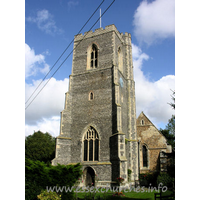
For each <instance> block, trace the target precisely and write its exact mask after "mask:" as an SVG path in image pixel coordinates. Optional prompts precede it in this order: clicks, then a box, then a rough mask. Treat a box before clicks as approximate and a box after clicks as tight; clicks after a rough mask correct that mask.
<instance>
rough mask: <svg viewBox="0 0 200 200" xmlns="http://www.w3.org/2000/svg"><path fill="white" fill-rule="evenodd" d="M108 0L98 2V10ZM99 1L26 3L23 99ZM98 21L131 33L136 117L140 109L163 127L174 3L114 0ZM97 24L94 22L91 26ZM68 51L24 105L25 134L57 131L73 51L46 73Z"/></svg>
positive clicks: (170, 84) (171, 73)
mask: <svg viewBox="0 0 200 200" xmlns="http://www.w3.org/2000/svg"><path fill="white" fill-rule="evenodd" d="M112 1H113V0H105V1H104V2H103V4H102V5H101V13H103V12H104V11H105V10H106V9H107V7H108V6H109V5H110V4H111V3H112ZM101 2H102V0H56V1H55V0H34V1H31V0H26V1H25V102H26V101H27V100H28V99H29V97H30V96H31V94H32V93H33V92H34V90H35V89H36V88H37V86H38V85H39V84H40V83H41V81H42V80H43V78H44V77H45V75H46V74H47V73H48V71H49V70H50V69H51V67H52V66H54V64H55V62H56V61H57V59H58V58H59V57H60V55H61V54H62V53H63V51H64V50H65V49H66V47H67V46H68V45H69V43H70V42H71V41H72V40H73V38H74V35H76V34H77V33H78V32H79V30H80V29H81V28H82V26H83V25H84V24H85V22H86V21H87V20H88V18H89V17H90V16H91V15H92V13H93V12H94V11H95V10H96V8H97V7H98V6H99V4H100V3H101ZM98 18H99V10H98V11H97V12H96V14H95V15H94V16H93V17H92V18H91V20H90V21H89V22H88V24H87V25H86V26H85V27H84V29H83V30H82V31H81V33H84V32H86V31H89V30H90V28H91V27H92V25H93V24H94V23H95V22H96V20H97V19H98ZM101 21H102V23H101V25H102V27H103V28H105V26H107V25H110V24H115V26H116V27H117V29H118V31H119V32H123V33H125V32H128V33H131V36H132V57H133V66H134V80H135V84H136V86H135V93H136V115H137V117H138V115H139V114H140V113H141V112H142V111H143V112H144V113H145V114H146V115H147V117H148V118H149V119H150V120H151V121H152V122H153V123H154V125H156V127H157V128H158V129H160V128H163V129H164V128H165V126H166V124H167V123H168V120H169V119H170V118H171V116H172V115H173V114H174V113H175V111H174V110H173V109H172V108H171V107H170V105H169V103H170V102H172V100H171V95H172V91H171V90H175V1H174V0H167V1H166V0H123V1H122V0H115V2H114V3H113V4H112V6H111V7H110V8H109V9H108V11H107V12H106V13H105V14H104V16H103V17H102V19H101ZM99 27H100V23H99V22H98V23H97V24H96V25H95V26H94V27H93V29H92V30H93V31H94V30H95V29H97V28H99ZM72 49H73V44H72V45H71V46H70V47H69V49H67V51H66V52H65V53H64V54H63V56H62V57H61V59H60V60H59V61H58V62H57V64H56V65H55V66H54V68H53V70H52V71H51V72H50V73H49V74H48V76H47V77H46V79H45V81H44V82H43V83H42V84H41V85H40V87H39V88H38V90H37V91H36V92H35V93H34V95H33V96H32V97H31V98H30V99H29V100H28V102H27V103H26V105H25V106H28V107H27V109H26V110H25V135H26V136H27V135H30V134H33V133H34V131H38V130H40V131H42V132H49V133H50V134H51V135H53V136H58V135H59V131H60V112H61V111H62V110H63V109H64V100H65V93H66V92H67V91H68V85H69V75H70V74H71V70H72V54H71V55H70V56H69V57H68V59H67V60H66V61H65V62H64V64H63V65H62V66H61V67H60V68H59V70H58V71H57V72H56V74H55V75H54V76H53V77H52V78H51V79H50V77H51V76H52V75H53V73H54V72H55V71H56V69H57V68H58V67H59V66H60V65H61V63H62V62H63V61H64V60H65V58H66V57H67V56H68V55H69V53H70V52H71V51H72ZM47 82H48V83H47ZM45 83H47V84H46V86H45V87H44V88H43V89H42V91H41V92H40V93H39V94H38V96H37V97H36V98H35V99H34V100H33V101H32V99H33V98H34V96H35V95H36V94H37V92H38V91H39V90H40V89H41V88H42V87H43V86H44V84H45ZM31 101H32V103H31V104H30V105H29V103H30V102H31Z"/></svg>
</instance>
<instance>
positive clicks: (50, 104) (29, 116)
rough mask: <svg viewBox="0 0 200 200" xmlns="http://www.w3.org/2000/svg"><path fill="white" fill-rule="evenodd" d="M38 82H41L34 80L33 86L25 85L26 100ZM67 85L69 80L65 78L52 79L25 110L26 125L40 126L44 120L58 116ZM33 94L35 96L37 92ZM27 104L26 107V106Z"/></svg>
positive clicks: (62, 105)
mask: <svg viewBox="0 0 200 200" xmlns="http://www.w3.org/2000/svg"><path fill="white" fill-rule="evenodd" d="M46 81H48V80H46ZM40 82H41V80H36V81H33V84H27V83H26V84H25V98H26V100H27V99H28V98H29V97H30V95H31V94H32V93H33V92H34V90H35V89H36V87H37V86H38V85H39V83H40ZM68 84H69V79H67V78H65V79H64V80H56V79H55V78H52V79H51V80H50V81H49V83H48V84H47V85H46V86H45V87H44V89H43V90H42V92H41V93H40V94H39V95H38V96H37V98H35V100H34V101H33V102H32V104H30V106H29V107H28V108H27V109H26V124H27V125H36V124H39V123H40V124H41V122H42V121H44V119H51V118H52V117H55V116H59V115H60V112H61V111H62V110H63V109H64V100H65V93H66V92H67V91H68ZM42 86H43V85H41V87H42ZM41 87H40V88H41ZM40 88H39V90H40ZM39 90H38V91H39ZM35 94H37V92H36V93H35ZM33 97H34V95H33ZM30 101H31V99H30ZM30 101H29V102H30ZM29 102H28V103H27V104H26V106H28V104H29ZM38 128H39V127H38Z"/></svg>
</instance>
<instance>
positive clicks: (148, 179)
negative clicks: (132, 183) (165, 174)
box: [139, 172, 158, 186]
mask: <svg viewBox="0 0 200 200" xmlns="http://www.w3.org/2000/svg"><path fill="white" fill-rule="evenodd" d="M157 177H158V172H154V173H146V174H140V175H139V180H140V184H141V185H143V184H144V186H149V185H150V184H151V186H157V182H156V180H157Z"/></svg>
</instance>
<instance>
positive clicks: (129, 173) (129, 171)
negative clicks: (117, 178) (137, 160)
mask: <svg viewBox="0 0 200 200" xmlns="http://www.w3.org/2000/svg"><path fill="white" fill-rule="evenodd" d="M127 173H128V181H130V179H131V173H132V171H131V170H130V169H128V170H127Z"/></svg>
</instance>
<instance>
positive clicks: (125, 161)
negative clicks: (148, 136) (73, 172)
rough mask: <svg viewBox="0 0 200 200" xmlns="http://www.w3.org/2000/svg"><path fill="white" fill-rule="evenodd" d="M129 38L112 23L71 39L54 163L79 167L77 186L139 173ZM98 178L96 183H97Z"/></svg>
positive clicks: (136, 176) (99, 183) (110, 183)
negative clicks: (68, 69) (80, 178)
mask: <svg viewBox="0 0 200 200" xmlns="http://www.w3.org/2000/svg"><path fill="white" fill-rule="evenodd" d="M138 144H139V143H138V138H137V134H136V109H135V82H134V79H133V62H132V46H131V35H130V34H129V33H125V34H123V33H119V31H118V30H117V29H116V27H115V25H109V26H106V27H105V29H103V28H99V29H96V30H95V31H94V32H92V31H89V32H86V33H85V34H84V35H82V34H79V35H76V36H75V37H74V52H73V62H72V74H71V75H70V81H69V90H68V92H67V93H66V98H65V108H64V110H63V111H62V112H61V125H60V135H59V136H58V137H57V142H56V156H55V159H54V160H53V161H52V164H53V165H56V164H57V163H59V164H65V165H68V164H76V163H81V165H82V166H83V172H84V173H83V177H82V181H81V182H80V186H84V185H88V184H92V183H93V184H95V186H106V185H107V184H108V185H112V184H114V183H115V180H116V178H117V177H122V178H124V185H126V184H127V183H128V174H127V169H130V170H131V171H132V173H131V176H130V177H129V181H131V182H133V183H135V181H137V180H138V174H139V159H138V155H139V146H138ZM95 174H97V175H98V182H97V180H95Z"/></svg>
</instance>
